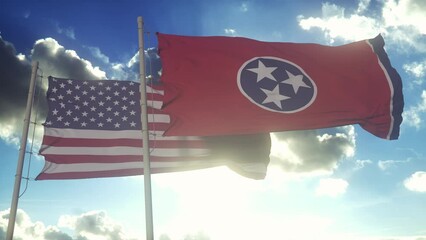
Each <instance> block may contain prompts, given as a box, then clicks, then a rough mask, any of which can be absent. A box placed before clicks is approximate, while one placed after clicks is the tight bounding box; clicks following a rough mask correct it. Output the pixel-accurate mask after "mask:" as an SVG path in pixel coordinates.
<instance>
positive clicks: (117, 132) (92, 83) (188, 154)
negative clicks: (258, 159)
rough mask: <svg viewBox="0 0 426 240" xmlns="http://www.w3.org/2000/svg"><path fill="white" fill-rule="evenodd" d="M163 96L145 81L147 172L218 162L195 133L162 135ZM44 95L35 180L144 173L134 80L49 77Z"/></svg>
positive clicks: (164, 119) (164, 121)
mask: <svg viewBox="0 0 426 240" xmlns="http://www.w3.org/2000/svg"><path fill="white" fill-rule="evenodd" d="M162 97H163V91H162V90H157V89H154V88H150V87H148V89H147V98H148V106H149V107H148V125H149V136H150V160H151V172H152V173H161V172H175V171H182V170H192V169H200V168H208V167H214V166H219V165H223V162H222V161H215V160H212V158H211V154H210V149H209V148H207V147H206V144H205V141H204V140H203V139H202V138H200V137H165V136H163V133H164V131H165V130H166V129H167V128H168V126H169V124H170V117H169V116H168V115H166V114H163V113H162V112H161V110H159V109H160V108H161V105H162ZM47 101H48V108H49V111H48V115H47V118H46V121H45V123H44V136H43V142H42V146H41V148H40V154H41V155H42V156H44V158H45V166H44V168H43V170H42V172H41V173H40V174H39V175H38V176H37V178H36V179H37V180H43V179H79V178H96V177H116V176H129V175H138V174H143V156H142V154H143V149H142V132H141V120H140V119H141V114H140V113H141V111H140V92H139V83H136V82H132V81H116V80H88V81H83V80H73V79H60V78H54V77H49V88H48V90H47Z"/></svg>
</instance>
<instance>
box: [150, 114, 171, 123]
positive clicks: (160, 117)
mask: <svg viewBox="0 0 426 240" xmlns="http://www.w3.org/2000/svg"><path fill="white" fill-rule="evenodd" d="M148 122H149V123H170V116H169V115H167V114H148Z"/></svg>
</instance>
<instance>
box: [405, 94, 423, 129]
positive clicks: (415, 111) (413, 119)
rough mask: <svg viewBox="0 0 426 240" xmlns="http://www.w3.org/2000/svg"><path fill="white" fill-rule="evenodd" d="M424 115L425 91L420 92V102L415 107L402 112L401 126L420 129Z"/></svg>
mask: <svg viewBox="0 0 426 240" xmlns="http://www.w3.org/2000/svg"><path fill="white" fill-rule="evenodd" d="M425 113H426V90H423V91H422V94H421V100H420V102H419V103H418V104H417V105H415V106H410V107H409V108H408V109H406V110H404V112H403V113H402V117H403V118H404V121H403V124H407V125H408V126H411V127H415V128H416V129H420V127H421V126H422V123H423V115H424V114H425Z"/></svg>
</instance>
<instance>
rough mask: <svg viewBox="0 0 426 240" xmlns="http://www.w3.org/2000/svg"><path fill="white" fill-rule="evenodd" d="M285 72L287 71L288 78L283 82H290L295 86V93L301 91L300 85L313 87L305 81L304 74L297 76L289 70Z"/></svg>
mask: <svg viewBox="0 0 426 240" xmlns="http://www.w3.org/2000/svg"><path fill="white" fill-rule="evenodd" d="M285 72H286V73H287V75H288V78H287V79H286V80H284V81H282V83H285V84H290V85H291V86H292V87H293V90H294V93H296V94H297V91H299V88H300V87H305V88H311V87H309V86H308V85H306V83H304V82H303V75H296V76H295V75H293V74H292V73H291V72H289V71H287V70H286V71H285Z"/></svg>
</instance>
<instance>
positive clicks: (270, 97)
mask: <svg viewBox="0 0 426 240" xmlns="http://www.w3.org/2000/svg"><path fill="white" fill-rule="evenodd" d="M261 90H262V91H263V92H264V93H265V94H266V98H265V100H263V102H262V103H263V104H265V103H270V102H273V103H274V104H275V105H277V107H279V108H280V109H282V104H281V101H282V100H286V99H289V98H290V97H287V96H284V95H281V94H280V87H279V85H277V86H276V87H275V88H274V89H273V90H272V91H270V90H268V89H263V88H261Z"/></svg>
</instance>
